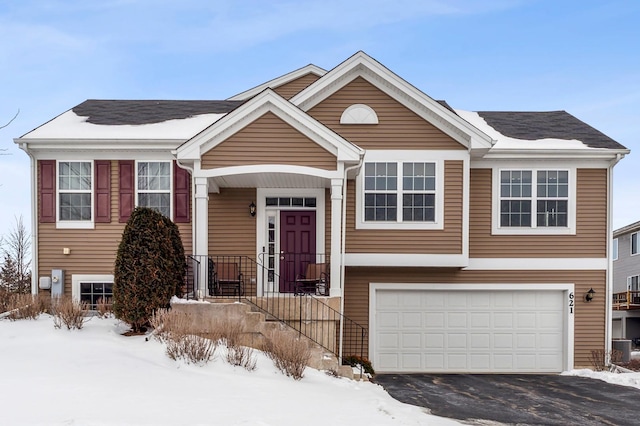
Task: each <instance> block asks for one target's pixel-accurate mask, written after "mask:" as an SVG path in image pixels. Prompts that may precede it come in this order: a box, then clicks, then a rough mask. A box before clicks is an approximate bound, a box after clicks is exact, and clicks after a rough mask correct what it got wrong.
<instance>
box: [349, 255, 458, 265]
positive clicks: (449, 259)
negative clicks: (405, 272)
mask: <svg viewBox="0 0 640 426" xmlns="http://www.w3.org/2000/svg"><path fill="white" fill-rule="evenodd" d="M468 264H469V257H468V256H467V255H465V254H409V253H346V254H345V266H387V267H441V268H463V267H465V266H467V265H468Z"/></svg>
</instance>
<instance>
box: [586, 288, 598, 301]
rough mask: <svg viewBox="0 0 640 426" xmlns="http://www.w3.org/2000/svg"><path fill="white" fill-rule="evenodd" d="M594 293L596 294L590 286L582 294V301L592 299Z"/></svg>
mask: <svg viewBox="0 0 640 426" xmlns="http://www.w3.org/2000/svg"><path fill="white" fill-rule="evenodd" d="M594 294H596V292H595V291H594V290H593V288H590V289H589V291H588V292H587V294H585V295H584V301H585V302H591V301H592V300H593V295H594Z"/></svg>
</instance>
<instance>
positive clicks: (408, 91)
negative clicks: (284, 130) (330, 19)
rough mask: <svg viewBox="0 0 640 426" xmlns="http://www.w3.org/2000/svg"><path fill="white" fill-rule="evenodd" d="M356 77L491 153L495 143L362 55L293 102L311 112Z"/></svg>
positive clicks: (468, 144) (470, 146) (460, 139)
mask: <svg viewBox="0 0 640 426" xmlns="http://www.w3.org/2000/svg"><path fill="white" fill-rule="evenodd" d="M356 77H362V78H364V79H366V80H367V81H368V82H370V83H371V84H373V85H374V86H376V87H377V88H378V89H380V90H382V91H383V92H385V93H386V94H388V95H389V96H391V97H392V98H394V99H395V100H397V101H398V102H400V103H401V104H403V105H404V106H406V107H407V108H409V109H411V110H412V111H413V112H415V113H416V114H418V115H419V116H421V117H422V118H424V119H425V120H427V121H429V122H430V123H431V124H433V125H434V126H436V127H437V128H438V129H440V130H441V131H442V132H444V133H445V134H447V135H449V136H450V137H452V138H453V139H454V140H456V141H458V142H459V143H461V144H463V145H464V146H466V147H467V148H468V149H488V148H490V147H491V146H492V145H493V140H492V139H491V138H490V137H489V136H488V135H486V134H485V133H483V132H482V131H480V130H479V129H477V128H476V127H475V126H473V125H471V124H470V123H469V122H467V121H466V120H463V119H462V118H461V117H459V116H458V115H456V114H454V113H453V112H451V111H449V110H448V109H447V108H445V107H443V106H442V105H440V104H439V103H438V102H436V101H435V100H434V99H432V98H430V97H429V96H427V95H426V94H425V93H423V92H422V91H420V90H418V89H417V88H416V87H415V86H413V85H411V84H410V83H408V82H407V81H405V80H404V79H402V78H400V77H399V76H398V75H396V74H394V73H393V72H392V71H390V70H389V69H388V68H386V67H385V66H383V65H382V64H380V63H379V62H378V61H376V60H375V59H373V58H371V57H370V56H369V55H367V54H366V53H364V52H362V51H360V52H358V53H356V54H355V55H353V56H352V57H351V58H349V59H347V60H346V61H344V62H343V63H341V64H340V65H338V66H337V67H335V68H334V69H332V70H331V71H329V72H328V73H327V74H326V75H325V76H324V77H322V78H321V79H319V80H318V81H316V82H315V83H313V84H311V85H310V86H309V87H307V88H306V89H304V90H303V91H301V92H300V93H298V94H297V95H296V96H294V97H293V98H291V99H290V101H291V103H293V104H294V105H297V106H298V107H300V108H301V109H302V110H303V111H308V110H310V109H311V108H313V107H314V106H315V105H317V104H319V103H320V102H321V101H322V100H324V99H326V98H327V97H329V96H330V95H332V94H333V93H335V92H336V91H338V90H339V89H340V88H342V87H344V86H345V85H346V84H348V83H349V82H351V81H352V80H353V79H355V78H356Z"/></svg>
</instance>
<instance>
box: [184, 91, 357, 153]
mask: <svg viewBox="0 0 640 426" xmlns="http://www.w3.org/2000/svg"><path fill="white" fill-rule="evenodd" d="M266 112H272V113H273V114H275V115H277V116H278V117H280V118H281V119H282V120H283V121H285V122H286V123H288V124H289V125H291V126H292V127H294V128H295V129H296V130H298V131H299V132H301V133H302V134H304V135H305V136H307V137H309V138H310V139H311V140H313V141H314V142H316V143H317V144H318V145H319V146H321V147H323V148H324V149H326V150H327V151H329V152H331V153H332V154H334V155H336V157H337V159H338V160H339V161H353V162H356V161H358V160H359V159H360V156H361V155H362V154H363V153H364V151H362V149H360V148H358V147H357V146H355V145H353V144H352V143H350V142H348V141H347V140H345V139H343V138H342V137H341V136H340V135H338V134H337V133H335V132H334V131H332V130H331V129H329V128H327V127H326V126H324V125H323V124H322V123H320V122H319V121H317V120H315V119H314V118H313V117H311V116H309V115H307V114H306V113H304V112H303V111H301V110H300V109H299V108H296V107H295V106H294V105H292V104H291V103H290V102H288V101H287V100H285V99H284V98H283V97H281V96H280V95H278V94H277V93H276V92H274V91H273V90H271V89H266V90H264V91H263V92H261V93H260V94H258V95H257V96H255V97H254V98H252V99H251V100H249V101H247V102H246V103H244V104H242V105H241V106H240V107H238V108H236V109H235V110H233V111H232V112H230V113H229V114H227V115H226V116H225V117H223V118H221V119H220V120H218V121H217V122H215V123H214V124H212V125H211V126H209V127H208V128H207V129H205V130H203V131H202V132H200V133H199V134H198V135H196V136H194V137H193V138H191V139H190V140H189V141H187V142H185V143H184V144H183V145H181V146H180V147H178V149H177V155H178V159H180V160H198V159H200V157H201V155H202V154H203V153H205V152H207V151H209V150H211V149H212V148H214V147H215V146H216V145H218V144H220V143H222V142H223V141H224V140H226V139H227V138H228V137H229V136H231V135H232V134H234V133H236V132H237V131H239V130H240V129H242V128H244V127H245V126H247V125H249V124H250V123H251V122H252V121H254V120H256V119H257V118H259V117H260V116H262V115H263V114H264V113H266Z"/></svg>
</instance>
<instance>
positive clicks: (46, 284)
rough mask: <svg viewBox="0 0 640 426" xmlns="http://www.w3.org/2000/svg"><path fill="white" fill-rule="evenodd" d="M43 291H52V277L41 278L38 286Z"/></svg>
mask: <svg viewBox="0 0 640 426" xmlns="http://www.w3.org/2000/svg"><path fill="white" fill-rule="evenodd" d="M38 287H40V289H41V290H50V289H51V277H40V281H39V284H38Z"/></svg>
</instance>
